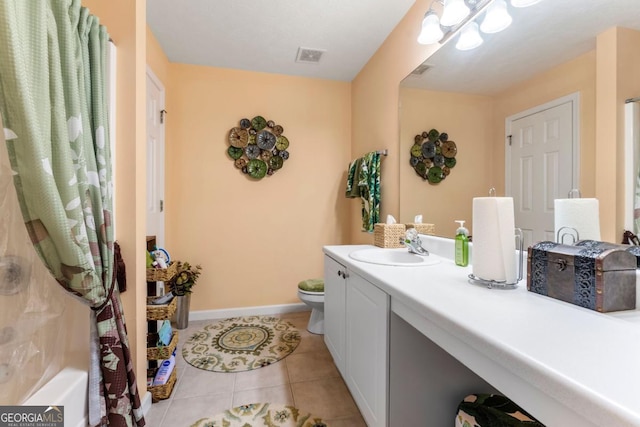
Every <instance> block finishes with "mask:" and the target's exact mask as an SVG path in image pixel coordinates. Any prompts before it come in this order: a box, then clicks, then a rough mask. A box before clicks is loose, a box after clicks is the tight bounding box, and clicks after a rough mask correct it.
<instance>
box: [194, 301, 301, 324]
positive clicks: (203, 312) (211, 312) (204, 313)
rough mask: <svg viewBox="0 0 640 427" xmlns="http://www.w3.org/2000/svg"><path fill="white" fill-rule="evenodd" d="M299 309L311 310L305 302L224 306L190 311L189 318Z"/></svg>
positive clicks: (250, 314) (239, 315) (270, 312)
mask: <svg viewBox="0 0 640 427" xmlns="http://www.w3.org/2000/svg"><path fill="white" fill-rule="evenodd" d="M299 311H310V309H309V307H308V306H307V305H306V304H305V303H303V302H299V303H294V304H278V305H260V306H255V307H239V308H222V309H217V310H196V311H191V312H190V313H189V320H190V321H191V320H209V319H225V318H228V317H241V316H256V315H257V316H264V315H275V314H285V313H296V312H299Z"/></svg>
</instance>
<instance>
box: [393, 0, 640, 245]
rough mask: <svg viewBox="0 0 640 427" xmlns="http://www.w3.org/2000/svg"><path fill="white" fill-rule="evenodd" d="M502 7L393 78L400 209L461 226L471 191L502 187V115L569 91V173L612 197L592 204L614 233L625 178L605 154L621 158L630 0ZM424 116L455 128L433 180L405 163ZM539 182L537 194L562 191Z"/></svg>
mask: <svg viewBox="0 0 640 427" xmlns="http://www.w3.org/2000/svg"><path fill="white" fill-rule="evenodd" d="M509 12H510V13H511V15H512V17H513V23H512V25H511V26H510V27H509V28H507V29H506V30H505V31H503V32H501V33H496V34H483V38H484V43H483V44H482V45H481V46H480V47H479V48H477V49H475V50H470V51H459V50H457V49H455V42H456V39H457V36H454V37H452V38H450V39H449V40H448V42H447V43H446V44H445V45H444V46H442V47H441V48H440V49H439V50H438V51H437V52H435V53H434V54H433V55H432V56H431V57H429V58H427V59H426V60H425V61H424V65H426V66H427V67H426V71H424V72H423V73H422V74H418V75H415V74H412V75H409V76H407V77H406V78H405V79H404V80H403V81H402V82H401V84H400V106H399V108H400V114H399V117H400V144H399V147H400V213H399V217H400V221H402V222H412V220H413V217H414V215H417V214H422V215H423V218H424V222H429V223H434V224H435V225H436V232H437V234H439V235H442V236H446V237H453V236H454V234H455V230H456V224H455V223H454V220H458V219H463V220H466V221H468V223H469V229H470V230H471V234H473V224H472V198H473V197H481V196H487V195H488V191H489V189H490V188H491V187H495V188H496V190H497V195H498V196H502V195H505V188H506V187H505V179H506V173H505V152H506V151H507V150H508V145H507V138H506V136H507V135H506V133H505V121H506V119H507V118H508V117H510V116H514V115H516V114H518V113H521V112H523V111H526V110H529V109H532V108H534V107H536V106H540V105H543V104H546V103H548V102H550V101H553V100H556V99H559V98H562V97H565V96H568V95H571V94H578V96H579V106H578V110H579V114H578V117H577V120H578V125H577V127H576V132H578V140H579V143H578V145H579V153H576V154H577V156H576V158H577V159H579V160H578V162H577V165H576V169H577V173H578V176H577V178H576V181H575V183H574V185H575V186H576V187H578V188H580V190H581V193H582V196H583V197H598V198H599V199H600V205H601V207H603V206H615V209H608V208H607V209H603V208H601V215H600V216H601V227H602V229H603V233H602V234H603V236H602V237H603V240H610V241H616V240H619V237H620V235H621V229H622V227H623V223H624V221H623V219H622V218H623V216H624V215H623V212H622V210H623V204H624V202H623V200H622V197H621V194H622V193H624V191H625V188H624V186H625V185H627V186H628V185H630V184H629V183H625V182H624V178H623V176H624V172H623V171H621V170H618V168H616V166H617V164H618V163H620V162H622V161H623V160H622V159H621V157H622V156H621V154H620V153H622V152H623V150H622V144H623V140H624V127H623V126H624V125H623V117H624V111H623V110H624V99H626V98H631V97H636V96H640V2H638V1H637V0H590V1H588V2H584V1H579V0H563V1H562V2H558V1H552V0H544V1H542V2H540V3H538V4H536V5H534V6H531V7H528V8H510V9H509ZM569 17H570V18H569ZM480 18H481V17H480ZM420 68H425V67H418V69H420ZM418 69H417V70H418ZM596 100H597V102H596ZM431 128H436V129H446V130H447V132H448V133H449V134H450V135H456V144H457V147H458V154H457V156H456V159H457V164H456V166H455V173H452V174H451V175H450V176H449V177H447V179H446V180H444V181H442V182H441V183H440V184H437V185H429V184H426V183H425V182H424V180H423V179H422V178H421V177H419V176H418V175H417V174H416V173H415V171H414V169H413V168H412V167H411V165H410V148H411V146H412V144H413V138H414V136H415V135H416V134H417V133H420V132H422V131H424V130H427V131H428V130H429V129H431ZM596 141H598V143H597V144H596ZM558 167H560V168H563V167H566V165H558ZM619 169H623V168H622V167H621V168H619ZM534 179H537V180H543V181H544V179H545V177H544V176H539V177H535V178H534ZM542 188H543V189H544V191H545V192H547V193H546V194H545V195H544V199H545V200H548V201H553V199H555V198H566V197H567V195H566V193H565V192H564V191H563V192H560V190H559V189H557V188H544V186H542ZM612 192H613V194H611V193H612ZM509 195H512V194H509ZM551 205H552V203H551ZM516 225H518V224H516Z"/></svg>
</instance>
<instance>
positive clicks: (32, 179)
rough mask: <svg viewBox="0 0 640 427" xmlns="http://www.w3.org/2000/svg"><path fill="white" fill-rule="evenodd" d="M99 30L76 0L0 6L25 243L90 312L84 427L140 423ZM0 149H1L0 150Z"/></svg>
mask: <svg viewBox="0 0 640 427" xmlns="http://www.w3.org/2000/svg"><path fill="white" fill-rule="evenodd" d="M108 38H109V37H108V34H107V32H106V29H105V27H104V26H101V25H100V24H99V22H98V18H96V17H95V16H93V15H91V14H90V13H89V11H88V9H86V8H83V7H81V4H80V0H48V1H47V0H2V1H0V114H2V118H3V123H4V127H5V128H4V134H5V137H6V140H7V144H6V145H7V146H6V149H7V150H8V154H9V158H10V161H11V168H12V173H13V175H14V186H15V188H16V192H17V195H18V199H19V202H20V208H21V210H22V216H23V217H24V221H25V224H26V227H27V230H28V232H29V235H30V237H31V241H32V243H33V245H34V247H35V249H36V251H37V253H38V255H39V256H40V258H41V259H42V261H43V262H44V263H45V265H46V266H47V268H48V269H49V271H50V272H51V274H52V275H53V276H54V277H55V279H56V280H57V281H58V283H59V284H60V285H61V286H62V287H64V288H65V289H66V290H67V291H68V292H69V293H71V294H73V295H75V296H76V297H79V298H80V299H82V301H84V302H85V303H86V304H88V305H89V306H90V307H91V308H92V310H91V319H90V322H91V331H92V334H91V335H92V348H91V358H92V360H91V369H90V374H89V376H90V384H89V387H90V390H89V418H90V423H91V425H100V426H107V425H108V426H116V427H120V426H122V427H133V426H136V425H137V426H144V425H145V422H144V418H143V417H142V415H141V411H140V399H139V395H138V390H137V385H136V378H135V374H134V372H133V361H132V359H131V354H130V350H129V343H128V339H127V333H126V326H125V322H124V316H123V310H122V304H121V301H120V296H119V293H118V289H117V287H116V286H115V283H114V261H113V243H114V242H113V227H112V205H113V201H112V197H113V182H112V175H111V159H110V147H109V129H108V118H107V103H106V93H105V80H104V79H105V70H106V67H105V64H106V48H107V42H108ZM0 149H4V148H0Z"/></svg>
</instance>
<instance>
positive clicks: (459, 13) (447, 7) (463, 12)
mask: <svg viewBox="0 0 640 427" xmlns="http://www.w3.org/2000/svg"><path fill="white" fill-rule="evenodd" d="M469 12H470V11H469V8H468V7H467V5H466V4H465V3H464V0H444V10H443V11H442V19H440V23H441V24H442V25H444V26H445V27H452V26H454V25H457V24H459V23H460V22H462V20H463V19H464V18H466V17H467V15H469Z"/></svg>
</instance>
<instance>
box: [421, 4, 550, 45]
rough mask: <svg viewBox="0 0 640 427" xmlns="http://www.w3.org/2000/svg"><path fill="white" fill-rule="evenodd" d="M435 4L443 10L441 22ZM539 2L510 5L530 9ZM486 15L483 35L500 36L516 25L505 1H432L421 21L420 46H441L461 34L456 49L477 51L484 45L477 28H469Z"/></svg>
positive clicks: (473, 26) (476, 26)
mask: <svg viewBox="0 0 640 427" xmlns="http://www.w3.org/2000/svg"><path fill="white" fill-rule="evenodd" d="M436 1H437V2H439V3H441V4H442V7H443V9H442V17H441V18H438V14H437V13H436V12H435V11H434V10H433V8H432V6H433V3H435V2H436ZM540 1H542V0H510V3H511V5H512V6H514V7H527V6H531V5H534V4H536V3H539V2H540ZM483 12H486V13H485V17H484V19H483V21H482V25H480V27H479V28H480V30H481V31H482V32H483V33H487V34H491V33H497V32H500V31H502V30H504V29H505V28H507V27H508V26H509V25H511V22H512V21H513V19H512V18H511V15H510V14H509V10H508V7H507V1H506V0H431V5H430V6H429V10H428V11H427V13H425V15H424V18H423V19H422V26H421V30H420V34H419V35H418V43H420V44H424V45H426V44H433V43H438V42H440V43H441V44H442V43H445V42H446V41H447V39H448V38H450V37H452V36H453V35H455V34H456V33H457V32H458V30H461V31H460V39H459V40H458V43H456V47H457V48H458V49H460V50H470V49H473V48H475V47H478V46H480V45H481V44H482V37H481V36H480V33H479V32H478V24H475V25H470V24H469V22H470V21H473V20H475V19H476V17H477V16H478V15H480V14H482V13H483ZM463 39H464V40H463Z"/></svg>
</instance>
